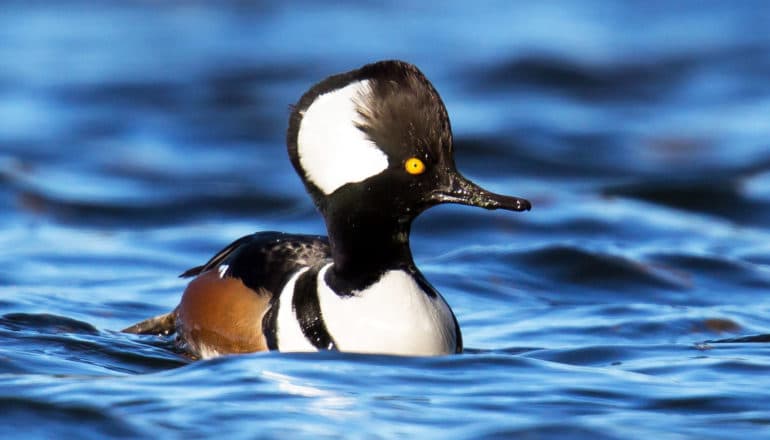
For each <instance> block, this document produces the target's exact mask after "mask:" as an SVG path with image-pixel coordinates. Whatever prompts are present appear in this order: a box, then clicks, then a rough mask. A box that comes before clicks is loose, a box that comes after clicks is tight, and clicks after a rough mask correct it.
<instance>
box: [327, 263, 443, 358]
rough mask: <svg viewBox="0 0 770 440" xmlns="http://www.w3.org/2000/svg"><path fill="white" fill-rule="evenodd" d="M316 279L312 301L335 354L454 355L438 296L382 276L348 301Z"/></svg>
mask: <svg viewBox="0 0 770 440" xmlns="http://www.w3.org/2000/svg"><path fill="white" fill-rule="evenodd" d="M331 264H333V263H330V264H328V265H326V266H324V268H323V269H321V271H319V273H318V297H319V304H320V307H321V314H322V316H323V319H324V322H325V324H326V328H327V330H328V331H329V334H330V335H331V337H332V339H334V341H335V342H336V343H337V348H338V349H339V350H340V351H349V352H358V353H385V354H398V355H411V356H426V355H440V354H449V353H454V352H455V347H456V340H455V334H456V333H455V323H454V319H453V318H452V312H451V310H450V309H449V306H448V305H447V303H446V302H444V299H443V298H442V297H441V295H437V296H436V297H435V298H431V297H429V296H428V295H427V294H426V293H425V292H424V291H423V290H422V288H421V287H420V286H419V284H417V282H416V281H415V280H414V278H412V276H411V275H409V274H408V273H406V272H404V271H402V270H391V271H389V272H386V273H385V274H384V275H383V276H382V278H380V280H379V281H377V282H376V283H374V284H373V285H371V286H370V287H369V288H367V289H366V290H364V291H361V292H356V294H355V295H354V296H349V297H340V296H338V295H337V294H336V293H334V291H332V289H331V288H329V286H328V285H327V284H326V282H325V281H324V276H325V275H326V271H327V269H329V267H331Z"/></svg>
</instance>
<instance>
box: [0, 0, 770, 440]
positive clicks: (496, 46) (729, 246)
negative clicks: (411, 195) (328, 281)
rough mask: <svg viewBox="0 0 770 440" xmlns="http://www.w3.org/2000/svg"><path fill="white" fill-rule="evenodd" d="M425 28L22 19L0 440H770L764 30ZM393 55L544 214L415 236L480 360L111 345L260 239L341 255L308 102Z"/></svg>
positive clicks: (192, 13) (280, 12)
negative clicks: (307, 185) (304, 125)
mask: <svg viewBox="0 0 770 440" xmlns="http://www.w3.org/2000/svg"><path fill="white" fill-rule="evenodd" d="M415 3H416V2H408V1H395V0H394V1H388V2H382V3H376V2H336V3H333V4H321V3H319V2H312V1H305V2H286V3H285V4H282V3H278V2H275V3H274V2H265V3H261V2H247V1H219V2H203V1H200V2H197V1H167V2H156V1H126V2H89V1H70V0H66V1H55V2H54V1H4V2H2V3H0V421H1V422H2V423H0V437H4V436H6V435H19V434H23V435H25V436H27V437H41V438H43V437H45V438H52V437H57V438H63V437H75V438H108V437H115V438H122V437H140V436H142V437H170V438H182V437H184V438H196V437H223V436H225V435H227V436H232V437H234V438H241V437H243V438H291V437H296V436H307V437H311V436H312V437H332V438H336V437H352V438H378V437H381V438H392V437H419V438H422V437H425V438H430V437H442V438H443V437H452V438H483V437H494V438H499V437H506V436H511V437H513V436H516V437H522V438H565V437H566V438H583V437H590V438H594V439H595V438H644V437H650V436H655V438H661V439H664V438H686V437H695V436H697V437H699V438H725V437H740V438H744V437H748V436H752V437H754V438H758V437H767V438H770V380H769V379H767V372H768V368H770V345H768V341H770V336H767V335H768V334H770V298H769V296H770V295H768V294H769V293H770V229H769V227H770V81H768V78H770V33H769V32H768V31H767V29H768V24H769V23H770V8H768V7H767V4H766V3H765V2H761V1H744V2H701V1H683V2H658V1H652V2H610V1H607V2H604V1H575V2H527V3H525V2H508V1H492V2H484V3H477V4H472V5H470V4H467V3H466V2H435V3H431V2H424V3H418V4H415ZM389 58H399V59H404V60H407V61H410V62H413V63H415V64H417V65H418V66H419V67H420V68H421V69H422V70H423V71H424V72H425V74H426V75H427V76H428V77H429V78H430V79H431V80H432V81H433V83H434V85H435V86H436V88H437V89H438V90H439V92H440V93H441V95H442V97H443V98H444V101H445V103H446V105H447V107H448V110H449V113H450V116H451V118H452V124H453V128H454V132H455V142H456V149H457V163H458V166H459V168H460V169H461V170H462V171H463V172H464V173H465V174H466V175H468V176H469V177H472V178H474V179H475V180H477V181H478V182H480V183H481V184H483V185H485V186H487V187H489V188H490V189H493V190H496V191H499V192H506V193H512V194H516V195H520V196H524V197H527V198H529V199H530V200H532V202H533V204H534V209H533V210H532V211H531V212H528V213H524V214H513V213H505V212H501V213H498V212H486V211H482V210H473V209H471V208H465V207H451V206H448V207H439V208H436V209H433V210H431V211H429V212H428V213H426V214H424V215H423V216H422V217H421V218H419V219H418V221H417V222H416V224H415V227H414V233H413V248H414V253H415V258H416V260H417V263H418V265H419V266H420V267H421V268H422V269H423V272H424V273H425V274H426V276H427V277H428V279H430V280H431V282H432V283H433V284H434V285H435V286H436V287H437V288H438V289H439V290H440V291H441V292H442V293H443V294H444V296H445V297H446V298H447V300H448V302H449V303H450V304H451V305H452V307H453V308H454V310H455V312H456V314H457V317H458V319H459V321H460V323H461V325H462V328H463V332H464V339H465V343H466V346H467V347H468V350H467V353H465V354H463V355H457V356H447V357H440V358H427V359H425V358H400V357H386V356H361V355H350V354H340V353H322V354H313V355H299V354H280V353H261V354H254V355H244V356H235V357H227V358H221V359H216V360H211V361H201V362H194V363H191V362H189V361H187V360H186V359H185V358H183V357H181V356H179V355H177V354H175V353H174V352H173V351H171V350H170V347H169V345H168V343H167V342H164V341H159V340H156V339H155V338H149V337H137V336H131V335H124V334H121V333H119V332H117V330H119V329H121V328H123V327H125V326H127V325H129V324H131V323H133V322H135V321H137V320H140V319H143V318H145V317H148V316H150V315H154V314H158V313H162V312H165V311H168V310H169V309H171V308H172V307H173V306H174V305H176V303H177V301H178V298H179V295H180V292H181V290H182V289H183V288H184V285H185V281H184V280H181V279H178V278H176V275H177V274H179V273H181V272H182V271H183V270H185V269H187V268H189V267H191V266H194V265H197V264H200V263H202V262H204V261H206V260H207V259H208V258H209V257H210V256H211V255H212V254H213V253H214V252H215V251H217V250H219V249H220V248H221V247H223V246H224V245H226V244H227V243H229V242H230V241H232V240H234V239H235V238H238V237H239V236H241V235H245V234H248V233H250V232H253V231H257V230H266V229H276V230H284V231H293V232H303V233H323V232H324V229H323V223H322V221H321V219H320V217H319V216H318V215H317V213H316V212H315V210H314V208H313V207H312V205H311V203H310V201H309V199H308V197H307V196H306V195H305V193H304V190H303V188H302V185H301V183H300V182H299V179H298V178H297V177H296V176H295V174H294V172H293V170H292V168H291V166H290V164H289V161H288V159H287V156H286V152H285V145H284V133H285V128H286V121H287V117H288V105H289V104H291V103H293V102H295V101H296V100H297V99H298V97H299V96H300V95H301V94H302V93H303V92H304V91H305V90H306V89H307V88H308V87H309V86H310V85H312V84H313V83H315V82H316V81H318V80H320V79H322V78H323V77H325V76H327V75H330V74H333V73H336V72H341V71H345V70H349V69H352V68H356V67H358V66H360V65H362V64H365V63H368V62H372V61H375V60H379V59H389ZM725 339H726V340H728V341H729V342H713V341H718V340H721V341H724V340H725Z"/></svg>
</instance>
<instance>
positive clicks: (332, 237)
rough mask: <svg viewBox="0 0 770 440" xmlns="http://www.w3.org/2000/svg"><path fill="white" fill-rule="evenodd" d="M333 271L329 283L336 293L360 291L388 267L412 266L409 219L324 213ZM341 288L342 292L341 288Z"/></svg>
mask: <svg viewBox="0 0 770 440" xmlns="http://www.w3.org/2000/svg"><path fill="white" fill-rule="evenodd" d="M326 220H327V231H328V233H329V242H330V244H331V251H332V259H333V260H334V270H333V271H330V272H328V273H332V274H331V275H329V278H330V279H329V280H328V281H330V284H336V285H337V286H332V287H333V288H334V289H335V290H336V291H338V292H339V293H342V294H345V293H348V294H349V293H351V292H352V291H360V290H363V289H365V288H366V287H368V286H369V285H371V284H372V283H374V282H376V281H377V280H378V279H379V278H380V277H381V276H382V274H383V273H385V272H386V271H388V270H390V269H399V268H411V267H413V266H414V262H413V260H412V251H411V250H410V249H409V230H410V226H411V221H406V222H400V221H398V220H397V219H393V218H390V217H389V216H386V215H379V216H378V215H373V216H349V215H348V216H345V217H343V218H334V216H333V214H332V215H331V216H328V215H327V219H326ZM341 290H342V291H341Z"/></svg>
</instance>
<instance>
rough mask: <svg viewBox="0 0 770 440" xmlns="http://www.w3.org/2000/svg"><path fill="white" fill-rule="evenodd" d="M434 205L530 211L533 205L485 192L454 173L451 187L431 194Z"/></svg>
mask: <svg viewBox="0 0 770 440" xmlns="http://www.w3.org/2000/svg"><path fill="white" fill-rule="evenodd" d="M431 201H432V202H434V203H459V204H461V205H469V206H478V207H479V208H485V209H505V210H508V211H529V210H530V209H532V204H531V203H529V200H527V199H522V198H521V197H513V196H505V195H502V194H496V193H493V192H490V191H487V190H485V189H484V188H482V187H480V186H478V185H476V184H475V183H473V182H471V181H470V180H468V179H466V178H465V177H463V176H461V175H460V174H459V173H452V177H451V179H450V182H449V185H448V186H447V187H445V188H442V189H439V190H437V191H434V192H433V193H432V194H431Z"/></svg>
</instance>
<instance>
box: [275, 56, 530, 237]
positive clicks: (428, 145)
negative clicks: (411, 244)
mask: <svg viewBox="0 0 770 440" xmlns="http://www.w3.org/2000/svg"><path fill="white" fill-rule="evenodd" d="M287 145H288V148H289V156H290V157H291V162H292V164H293V165H294V168H295V169H296V171H297V173H298V174H299V175H300V177H301V178H302V180H303V182H304V183H305V186H306V188H307V189H308V191H309V192H310V194H311V195H312V197H313V200H314V202H315V204H316V206H318V208H319V209H320V211H321V213H322V214H323V215H324V217H325V218H326V222H327V227H328V228H329V230H330V233H332V232H333V231H332V229H334V227H333V224H337V223H340V222H342V223H345V222H348V223H349V224H348V225H346V226H345V227H353V228H356V227H361V228H363V227H365V226H364V225H367V224H370V223H371V225H372V227H385V226H386V225H389V224H393V225H396V224H397V225H401V226H403V227H404V228H405V229H403V230H401V231H400V232H406V234H408V229H409V225H410V224H411V221H412V220H413V219H414V218H415V217H416V216H417V215H418V214H419V213H421V212H422V211H424V210H425V209H427V208H429V207H431V206H434V205H438V204H441V203H460V204H464V205H470V206H478V207H481V208H486V209H506V210H510V211H526V210H529V209H530V207H531V205H530V203H529V201H527V200H525V199H522V198H519V197H512V196H505V195H500V194H495V193H492V192H489V191H487V190H485V189H483V188H481V187H479V186H478V185H476V184H474V183H473V182H471V181H470V180H468V179H466V178H465V177H463V176H462V175H461V174H460V173H459V172H458V171H457V168H456V167H455V162H454V157H453V146H452V129H451V127H450V124H449V116H448V115H447V111H446V107H444V103H443V102H442V101H441V97H440V96H439V95H438V92H436V90H435V89H434V88H433V86H432V85H431V83H430V81H428V79H427V78H425V76H424V75H423V74H422V72H420V71H419V70H418V69H417V68H416V67H415V66H413V65H411V64H408V63H405V62H401V61H381V62H377V63H374V64H368V65H365V66H363V67H361V68H360V69H356V70H352V71H350V72H346V73H342V74H338V75H334V76H330V77H328V78H326V79H325V80H323V81H321V82H319V83H318V84H316V85H315V86H313V87H312V88H311V89H310V90H308V91H307V92H306V93H305V94H304V95H303V96H302V98H301V99H300V100H299V102H298V103H297V105H296V106H294V108H293V111H292V113H291V118H290V121H289V130H288V135H287ZM394 232H395V231H394ZM403 238H407V237H403Z"/></svg>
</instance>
